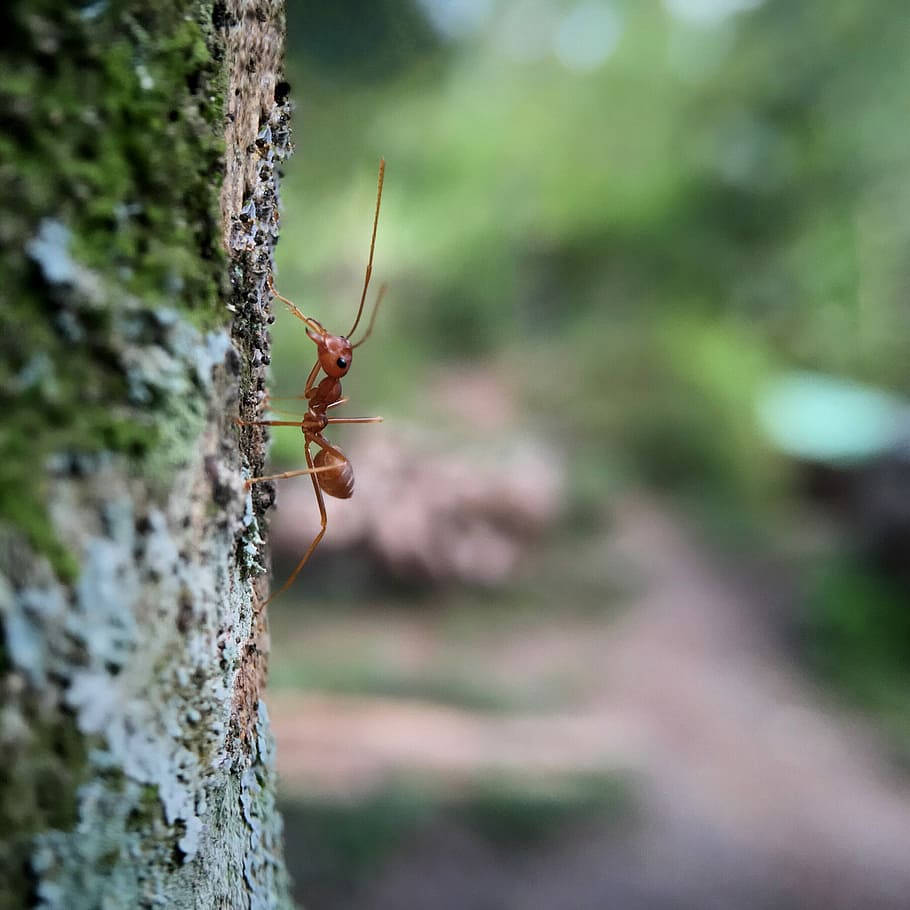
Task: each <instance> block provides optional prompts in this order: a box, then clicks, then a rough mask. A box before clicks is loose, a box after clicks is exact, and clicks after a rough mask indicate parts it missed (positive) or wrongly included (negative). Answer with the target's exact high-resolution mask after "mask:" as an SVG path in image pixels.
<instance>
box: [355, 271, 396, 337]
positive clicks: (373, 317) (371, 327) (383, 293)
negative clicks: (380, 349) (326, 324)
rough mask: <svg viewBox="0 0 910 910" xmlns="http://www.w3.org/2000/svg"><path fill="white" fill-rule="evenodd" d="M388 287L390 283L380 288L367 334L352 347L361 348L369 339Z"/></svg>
mask: <svg viewBox="0 0 910 910" xmlns="http://www.w3.org/2000/svg"><path fill="white" fill-rule="evenodd" d="M387 287H388V285H387V284H384V285H382V287H381V288H380V289H379V296H378V297H377V298H376V303H375V304H373V314H372V315H371V316H370V324H369V325H368V326H367V331H366V334H365V335H364V336H363V338H361V339H360V341H358V342H357V343H356V344H352V345H351V348H352V349H353V348H359V347H360V345H362V344H363V343H364V342H365V341H366V340H367V338H369V337H370V332H372V331H373V323H374V322H376V314H377V313H378V312H379V304H380V303H382V298H383V297H384V296H385V292H386V288H387Z"/></svg>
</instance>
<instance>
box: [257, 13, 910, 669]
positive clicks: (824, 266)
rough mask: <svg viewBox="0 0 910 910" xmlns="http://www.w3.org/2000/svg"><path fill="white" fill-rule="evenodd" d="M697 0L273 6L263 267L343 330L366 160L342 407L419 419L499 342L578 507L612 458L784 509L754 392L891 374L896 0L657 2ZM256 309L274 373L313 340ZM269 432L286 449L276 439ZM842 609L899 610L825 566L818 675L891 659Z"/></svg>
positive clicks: (605, 484) (896, 306)
mask: <svg viewBox="0 0 910 910" xmlns="http://www.w3.org/2000/svg"><path fill="white" fill-rule="evenodd" d="M725 5H726V6H727V7H731V8H732V7H733V6H734V5H731V4H729V3H728V4H724V3H722V2H720V0H718V2H717V3H716V4H714V6H715V7H716V8H717V10H721V8H722V7H724V6H725ZM697 6H701V7H702V8H711V4H691V3H684V2H682V0H676V2H673V3H666V4H663V3H660V2H658V0H641V2H639V0H613V2H610V3H606V2H604V3H602V4H599V5H598V4H596V3H594V4H592V3H575V2H571V0H563V2H555V3H551V4H539V3H533V2H531V0H499V2H495V3H490V4H483V3H480V4H477V3H464V4H442V3H436V2H432V0H426V2H425V3H423V4H422V5H418V4H409V3H391V2H381V3H377V4H369V5H367V4H355V5H353V6H349V7H347V8H346V11H345V12H344V13H342V12H340V11H337V10H336V11H333V12H329V11H326V10H323V9H322V8H321V7H318V5H316V4H313V3H301V4H292V5H291V8H290V10H289V17H290V29H291V36H292V41H291V49H292V51H294V50H295V49H296V52H297V56H295V57H294V58H293V59H292V61H291V79H292V82H293V84H294V85H295V86H296V89H295V98H296V101H297V104H298V143H299V147H300V148H299V151H298V155H297V157H296V159H295V160H294V161H293V162H292V164H291V169H290V171H289V174H288V179H287V181H286V183H285V188H284V198H285V207H286V211H285V215H284V234H283V238H282V243H281V245H280V247H279V251H278V253H279V257H278V258H279V270H280V271H279V279H278V280H279V286H280V287H281V288H282V289H283V292H284V293H287V294H289V295H290V296H291V297H293V298H295V299H296V300H297V301H298V302H299V303H301V304H302V305H303V307H304V309H306V310H307V312H312V313H313V314H314V315H316V316H317V317H318V318H320V319H321V320H323V321H324V322H325V323H326V324H327V325H329V326H332V327H335V329H336V330H337V331H344V330H345V329H346V327H347V323H348V321H349V320H350V319H351V316H352V313H353V311H354V307H355V304H356V300H357V297H358V294H359V289H360V282H361V280H362V268H363V264H364V263H365V259H366V254H367V243H368V239H369V220H370V215H371V212H372V201H373V193H374V179H375V171H376V163H377V161H378V159H379V157H380V155H384V156H385V157H386V159H387V162H388V169H387V175H386V190H385V197H384V202H383V215H382V219H381V222H380V231H379V240H378V245H377V259H376V271H375V275H376V276H377V281H388V282H389V284H390V292H389V295H388V297H387V300H386V303H385V309H384V312H383V313H382V314H381V317H380V320H379V322H378V326H377V330H376V333H375V335H374V338H373V339H371V341H370V343H369V345H366V346H365V347H364V348H363V349H362V350H358V352H357V361H358V362H357V364H356V366H355V367H354V369H353V370H352V373H351V376H350V378H349V379H347V380H346V381H345V392H346V393H347V394H349V395H351V396H352V398H353V400H355V401H356V402H358V411H359V412H361V413H370V412H371V411H372V410H373V409H381V411H382V412H383V413H386V414H389V413H391V414H396V413H397V414H399V415H406V414H408V413H413V412H414V411H415V410H418V413H419V414H420V416H419V419H420V420H421V422H422V423H424V424H430V423H433V422H434V421H437V422H439V419H438V418H435V417H434V415H433V413H432V412H430V411H429V410H426V409H425V410H422V411H420V410H419V409H420V408H421V407H424V408H425V400H424V399H423V398H422V397H421V388H422V386H423V385H424V384H425V383H426V381H427V378H428V376H429V375H431V373H432V371H433V370H434V369H435V368H437V367H438V366H439V365H440V364H444V363H446V362H453V361H454V362H463V361H467V362H469V363H478V364H480V363H487V362H490V361H495V362H496V363H497V364H501V365H505V367H506V368H507V369H508V370H509V371H510V372H511V374H512V375H514V376H515V377H516V378H517V385H518V386H519V387H521V388H523V389H524V396H525V400H524V405H525V410H524V421H525V423H527V424H528V425H531V426H533V425H535V424H536V425H538V429H539V430H540V432H542V433H548V434H552V435H553V437H554V439H555V440H556V441H558V442H559V444H560V447H561V448H562V449H563V450H564V451H565V453H566V455H567V456H570V458H571V475H572V478H573V483H574V485H575V488H574V497H575V501H576V502H578V503H579V504H583V503H590V502H591V501H592V499H593V498H597V497H599V498H603V497H604V496H605V495H606V493H607V492H608V491H609V490H610V489H611V488H612V487H613V486H615V484H616V483H617V482H618V479H621V478H623V477H628V476H631V477H634V478H636V479H638V480H641V479H644V480H645V481H646V482H648V483H650V484H653V485H657V486H659V487H661V488H663V489H666V490H670V491H673V492H676V493H683V494H685V495H686V497H687V499H688V500H689V501H690V502H696V503H699V504H701V505H704V506H705V507H706V508H707V509H708V510H709V511H716V510H717V509H718V508H722V509H723V508H725V509H726V510H727V511H729V512H731V513H736V514H737V515H739V516H742V518H743V522H744V523H745V524H750V525H752V526H753V527H764V526H767V528H768V529H769V536H773V535H774V529H775V528H778V527H780V525H781V522H787V521H790V522H791V523H792V522H794V521H795V520H796V519H794V517H793V516H792V501H793V496H794V484H793V474H792V465H791V464H790V463H788V462H786V461H785V460H784V459H783V458H782V457H781V456H780V455H778V454H776V453H774V452H773V451H771V449H770V446H769V444H768V442H767V441H766V439H765V438H764V437H763V436H762V435H761V433H760V431H759V428H758V425H757V422H756V419H755V401H756V397H757V395H758V393H759V390H760V389H761V388H762V387H763V386H764V385H765V384H766V383H767V382H768V381H769V380H770V379H772V378H773V377H774V376H775V375H777V374H779V373H780V372H781V371H784V370H791V369H810V370H815V371H819V372H822V373H828V374H831V375H834V376H841V377H844V378H848V379H852V380H862V381H865V382H869V383H872V384H875V385H878V386H880V387H883V388H886V389H889V390H892V391H895V392H899V393H904V394H905V393H907V392H908V391H910V376H908V371H907V369H906V363H907V358H906V353H907V345H906V339H907V337H908V328H910V326H908V321H910V311H908V308H907V306H906V300H905V297H906V288H907V286H908V280H910V256H908V251H910V168H908V163H910V141H908V138H910V137H908V133H910V121H908V119H907V116H906V113H907V111H908V109H910V80H908V79H907V78H905V74H906V69H907V60H908V59H910V9H908V8H907V7H906V5H904V4H901V3H899V2H896V0H874V2H869V3H864V4H858V3H855V2H853V0H802V2H799V3H793V2H791V0H766V2H764V3H759V4H755V5H754V6H755V8H754V9H751V10H748V11H746V12H741V13H736V14H730V15H726V16H724V15H721V14H720V13H718V15H716V16H715V17H714V19H713V20H712V21H711V22H706V21H701V22H699V21H696V20H695V18H694V17H693V16H691V15H690V16H688V17H687V16H686V15H684V14H683V13H684V12H685V10H686V9H687V8H688V9H690V10H691V9H693V8H695V7H697ZM592 7H594V8H598V9H601V11H603V10H607V11H608V12H610V15H611V16H612V20H611V21H612V22H613V25H612V28H613V32H614V34H612V38H611V41H612V44H610V42H606V41H605V42H604V44H603V60H602V62H600V63H599V65H591V60H590V58H585V57H584V54H581V56H579V57H577V58H573V57H572V53H571V51H572V48H571V40H569V39H571V38H572V35H573V34H575V35H576V38H577V32H578V29H577V28H576V29H575V32H573V31H572V28H573V27H574V26H573V25H572V23H573V21H575V20H572V17H573V16H576V17H577V16H578V15H581V14H585V15H587V14H588V13H586V12H585V11H589V10H590V9H591V8H592ZM446 11H448V13H446ZM453 11H454V12H453ZM459 11H461V13H463V16H462V18H461V19H459V18H458V15H456V13H458V12H459ZM680 11H682V13H681V12H680ZM444 13H445V14H446V15H447V16H448V19H446V15H443V14H444ZM453 17H454V18H453ZM434 21H435V22H437V24H438V22H440V21H443V22H447V23H448V26H449V27H450V31H449V32H446V31H445V29H443V30H441V31H439V30H437V31H436V32H434V31H433V29H432V27H431V24H432V23H433V22H434ZM428 23H429V24H428ZM582 31H583V30H582ZM567 35H568V38H567V37H566V36H567ZM600 37H601V38H603V37H604V36H603V35H601V36H600ZM566 41H568V42H569V47H568V50H566ZM576 49H577V48H576ZM584 49H585V46H584V42H582V46H581V50H582V51H584ZM279 320H284V321H279V331H277V332H276V338H275V352H276V356H275V378H276V386H278V387H280V389H281V390H287V391H296V390H299V389H300V386H301V384H302V382H303V379H304V377H305V375H306V370H307V369H308V367H309V364H310V362H311V360H312V349H311V345H310V343H309V342H308V341H307V340H306V338H305V337H304V336H303V333H302V332H300V331H297V328H296V327H292V326H291V325H290V323H289V321H288V320H286V319H285V317H284V314H282V315H280V316H279ZM285 326H286V327H287V330H286V331H285V330H284V327H285ZM276 442H277V444H276V454H277V456H278V458H279V459H285V460H289V461H296V460H298V459H299V439H298V438H294V437H292V436H290V435H289V436H286V437H282V438H279V439H278V440H277V441H276ZM719 504H720V505H719ZM727 524H728V525H729V522H728V523H727ZM869 571H871V570H869ZM861 587H862V586H861ZM864 611H868V615H869V616H876V617H877V622H878V621H879V620H880V621H881V625H882V628H886V629H887V628H891V627H892V626H893V625H894V624H895V623H898V624H899V623H901V622H903V621H904V620H903V619H902V617H903V615H904V613H905V610H904V606H903V604H902V603H899V602H897V601H895V600H894V599H893V598H892V597H891V596H890V595H888V594H882V593H881V591H880V590H879V589H878V588H877V587H876V586H875V585H872V586H871V587H862V590H861V591H858V589H857V588H856V585H855V584H854V583H853V580H851V578H846V577H843V578H840V580H838V579H837V578H834V579H831V580H829V582H828V583H826V584H825V585H822V586H820V587H819V588H817V590H816V592H815V594H814V595H813V597H812V608H811V612H812V617H813V619H812V626H813V628H814V629H815V630H816V632H817V634H818V636H819V638H818V641H819V642H825V643H826V644H825V647H829V646H830V648H831V651H830V655H829V656H830V659H831V660H832V661H835V662H836V663H837V664H838V665H839V666H841V667H846V666H847V665H848V664H850V663H851V662H852V664H853V665H855V666H858V667H861V666H863V665H864V664H865V663H867V662H873V663H874V662H877V661H879V658H880V657H881V660H882V661H883V662H884V663H888V664H889V665H890V663H891V661H892V658H891V657H882V655H881V654H880V649H876V648H869V647H867V646H868V644H869V643H868V640H867V637H866V636H864V635H863V634H862V633H861V631H858V630H856V629H853V628H852V627H851V626H850V623H848V622H846V621H845V619H844V617H846V616H848V615H849V616H853V615H854V614H862V613H864ZM896 641H899V642H900V644H899V645H898V644H897V643H895V644H894V647H896V648H898V649H899V653H900V654H901V655H902V656H906V655H910V644H907V642H906V638H905V637H899V638H898V639H897V640H896ZM835 655H836V656H835ZM905 662H906V661H905Z"/></svg>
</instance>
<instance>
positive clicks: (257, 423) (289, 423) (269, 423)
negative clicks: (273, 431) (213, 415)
mask: <svg viewBox="0 0 910 910" xmlns="http://www.w3.org/2000/svg"><path fill="white" fill-rule="evenodd" d="M234 423H236V424H237V426H239V427H297V428H298V429H299V427H300V421H299V420H243V419H242V418H240V417H235V418H234Z"/></svg>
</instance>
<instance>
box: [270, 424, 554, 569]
mask: <svg viewBox="0 0 910 910" xmlns="http://www.w3.org/2000/svg"><path fill="white" fill-rule="evenodd" d="M380 434H382V435H380ZM440 448H441V444H440V442H439V441H438V440H433V439H432V438H431V437H429V436H427V435H418V434H408V433H405V434H402V433H401V432H400V431H399V432H396V435H395V438H392V436H391V434H389V433H388V432H387V431H385V432H383V430H379V429H377V430H375V431H374V434H373V435H372V437H371V438H370V439H368V440H365V441H363V442H361V443H358V444H357V445H356V447H352V448H350V449H349V450H347V454H348V456H349V457H350V459H351V463H352V464H353V466H354V473H355V477H356V481H355V490H354V497H353V499H351V500H345V501H341V500H336V499H330V498H329V497H326V511H327V513H328V531H327V532H326V536H325V538H324V539H323V541H322V543H321V544H320V549H323V548H325V549H326V550H332V549H335V550H338V549H344V548H354V547H364V548H365V549H366V550H368V551H369V552H370V553H371V555H373V556H374V557H375V558H376V559H377V561H378V562H379V564H380V565H381V566H382V567H383V568H385V569H386V570H388V571H389V572H390V573H391V574H392V575H394V576H397V577H399V578H404V579H409V580H423V581H434V582H444V581H460V582H469V583H475V584H483V585H495V584H497V583H500V582H502V581H504V580H505V579H506V578H507V577H508V576H509V574H510V573H511V572H512V571H513V569H514V568H515V566H516V563H517V562H518V560H519V558H520V557H521V555H522V553H523V552H524V551H525V550H526V548H527V546H528V545H529V544H530V543H531V542H532V541H533V540H534V539H535V538H536V537H538V536H539V535H540V534H541V533H542V532H543V531H544V530H545V529H546V528H547V527H548V526H550V525H552V524H553V523H554V522H555V520H556V518H557V516H558V514H559V510H560V505H561V502H562V489H563V481H564V470H563V467H562V464H561V462H560V460H559V458H558V456H557V455H556V454H555V453H554V452H553V451H551V450H549V449H547V448H545V447H544V446H543V445H542V444H541V443H540V442H538V441H533V440H532V441H524V442H504V443H501V444H500V443H484V444H482V445H477V446H476V447H464V448H461V449H459V450H457V451H453V450H452V449H451V448H448V449H447V450H446V451H445V452H441V451H440ZM278 506H279V508H278V511H277V513H276V515H275V518H274V519H273V522H272V531H273V542H274V546H275V548H276V550H278V551H279V552H280V553H281V554H282V555H283V556H286V557H288V558H289V559H294V558H297V557H298V556H299V555H302V554H303V553H304V551H305V550H306V548H307V546H308V545H309V543H310V541H311V540H312V539H313V537H314V536H315V535H316V533H317V531H318V530H319V510H318V507H317V505H316V501H315V497H314V495H313V489H312V486H311V484H310V483H309V481H308V480H307V479H306V478H301V479H299V480H295V481H289V482H286V483H285V484H284V485H283V486H282V488H281V489H280V493H279V499H278Z"/></svg>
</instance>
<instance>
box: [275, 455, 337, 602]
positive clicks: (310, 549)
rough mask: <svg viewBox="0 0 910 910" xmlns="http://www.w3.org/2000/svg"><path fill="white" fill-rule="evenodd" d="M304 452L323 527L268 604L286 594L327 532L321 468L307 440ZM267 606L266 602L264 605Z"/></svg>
mask: <svg viewBox="0 0 910 910" xmlns="http://www.w3.org/2000/svg"><path fill="white" fill-rule="evenodd" d="M303 454H304V455H305V456H306V463H307V465H308V466H309V468H310V472H309V473H310V477H311V479H312V481H313V491H314V492H315V494H316V502H317V504H318V505H319V521H320V524H321V527H320V528H319V533H318V534H317V535H316V536H315V537H314V538H313V542H312V543H311V544H310V545H309V547H308V548H307V551H306V553H304V554H303V558H302V559H301V560H300V562H298V563H297V567H296V568H295V569H294V571H293V572H291V577H290V578H289V579H288V580H287V581H286V582H285V583H284V584H283V585H282V586H281V587H280V588H279V589H278V590H277V591H276V592H275V593H274V594H272V595H271V596H270V597H269V599H268V600H267V601H266V602H265V603H266V604H269V603H271V602H272V601H273V600H274V599H275V598H276V597H278V595H279V594H284V592H285V591H287V589H288V588H289V587H290V586H291V585H292V584H294V579H295V578H296V577H297V576H298V575H299V574H300V570H301V569H302V568H303V567H304V566H305V565H306V564H307V561H308V560H309V558H310V557H311V556H312V555H313V551H314V550H315V549H316V547H317V546H319V541H320V540H322V538H323V535H324V534H325V526H326V514H325V500H324V499H323V498H322V490H321V489H320V488H319V484H318V482H317V481H316V473H315V472H316V471H318V470H319V469H318V468H317V467H316V466H315V465H314V464H313V456H312V455H310V443H309V441H307V443H306V445H305V446H304V447H303ZM263 606H265V604H264V605H263Z"/></svg>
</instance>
